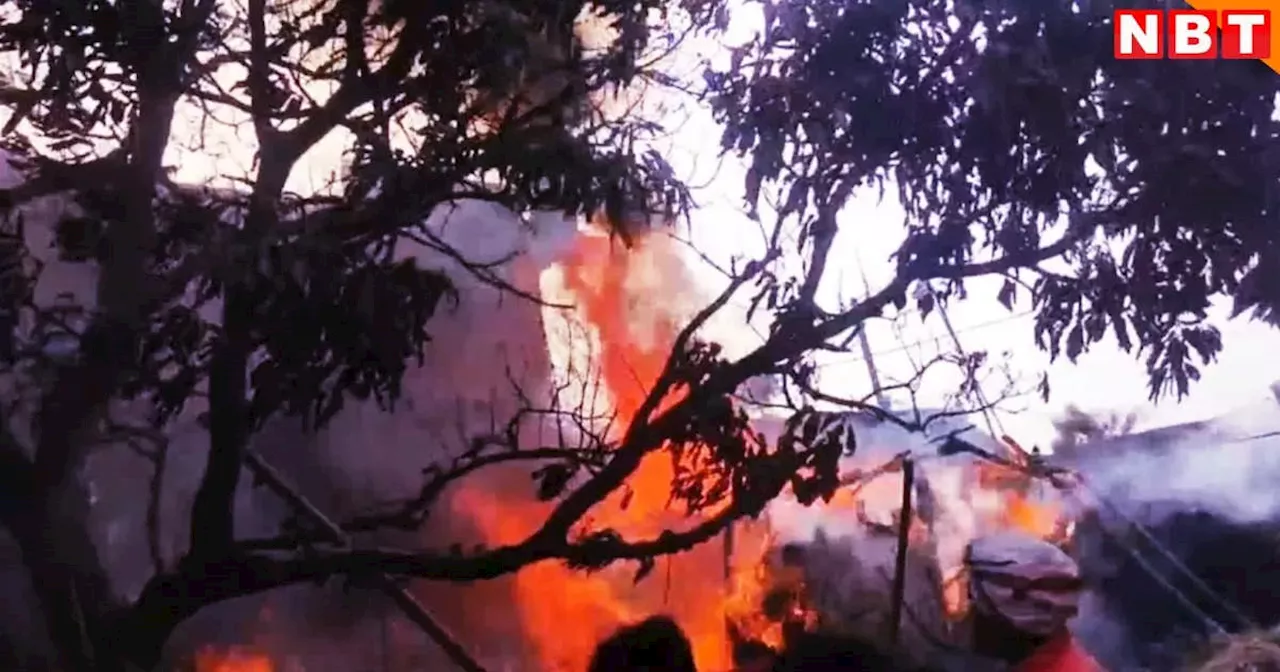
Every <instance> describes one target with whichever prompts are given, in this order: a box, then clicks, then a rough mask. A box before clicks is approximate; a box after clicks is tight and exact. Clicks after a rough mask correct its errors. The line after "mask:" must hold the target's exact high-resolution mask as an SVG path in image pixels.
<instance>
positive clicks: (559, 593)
mask: <svg viewBox="0 0 1280 672" xmlns="http://www.w3.org/2000/svg"><path fill="white" fill-rule="evenodd" d="M557 270H558V272H559V273H561V274H562V283H563V286H562V290H563V291H564V293H566V294H568V297H558V298H557V299H556V300H557V302H564V300H565V299H566V298H567V299H568V301H569V302H572V303H573V304H574V305H575V306H576V317H577V318H579V319H580V320H581V321H582V322H583V323H585V324H586V325H587V326H588V327H589V329H590V330H591V331H592V332H594V338H593V339H592V340H593V345H592V353H591V359H592V365H593V366H594V367H596V369H597V371H598V373H599V377H600V379H601V382H602V385H603V388H604V390H603V391H604V392H605V393H606V396H607V397H608V402H609V404H610V408H611V410H612V411H613V413H614V414H615V416H616V420H615V421H614V423H613V424H612V431H613V432H614V433H615V436H614V438H617V433H618V432H621V431H624V430H625V428H626V427H627V425H628V424H629V421H630V420H631V419H632V417H634V415H635V414H636V413H637V412H638V410H639V408H640V406H641V404H642V403H643V401H644V399H645V396H646V394H647V393H648V391H649V389H650V387H651V385H652V384H653V383H654V381H655V380H656V379H657V377H658V375H659V374H660V372H661V370H662V368H663V366H664V365H665V361H666V358H667V356H668V355H669V352H670V347H671V345H672V343H673V341H674V338H675V335H676V333H677V331H678V329H679V328H680V326H681V325H682V319H683V317H684V315H681V314H679V311H678V310H672V309H671V304H673V303H676V302H679V301H680V300H681V298H682V296H687V295H688V287H689V284H690V281H689V279H688V278H687V277H684V276H682V275H681V273H684V272H685V271H684V269H683V266H682V265H681V262H680V260H679V257H678V255H677V254H676V251H675V249H674V247H673V246H670V245H669V244H668V243H666V241H665V239H664V238H662V237H660V236H649V237H642V238H640V239H639V240H638V241H636V246H635V247H634V248H632V249H630V250H628V249H624V248H622V246H620V245H618V244H616V243H615V241H613V240H611V239H609V238H608V237H603V236H599V237H592V236H580V237H579V238H578V239H577V241H576V242H575V246H574V249H573V250H572V253H571V254H570V256H569V258H568V259H566V260H565V261H563V262H562V263H561V264H560V265H559V267H558V269H557ZM695 300H697V297H695ZM672 401H674V400H673V399H667V400H665V403H671V402H672ZM868 466H871V467H874V466H876V465H868ZM958 468H963V469H973V470H976V472H977V473H976V476H977V478H975V479H974V480H976V481H977V483H976V484H975V486H976V487H977V488H978V489H979V490H982V491H983V492H984V493H985V496H987V497H988V498H991V497H994V498H996V500H997V501H998V503H997V504H996V505H995V507H994V508H995V509H998V510H996V511H988V512H989V513H992V515H993V517H994V518H995V519H994V520H991V521H987V522H986V523H985V524H984V525H982V527H984V528H985V529H986V530H988V531H990V530H991V529H1000V528H1004V529H1008V528H1010V527H1013V528H1017V529H1022V530H1025V531H1028V532H1031V533H1033V534H1036V535H1038V536H1042V537H1045V538H1052V537H1054V535H1057V534H1060V533H1061V526H1060V524H1059V521H1060V520H1061V519H1062V515H1061V513H1062V512H1061V511H1059V510H1058V508H1057V507H1056V506H1053V505H1051V504H1048V503H1044V502H1040V501H1037V500H1036V499H1034V498H1032V497H1031V496H1030V495H1029V494H1028V493H1029V488H1028V487H1026V484H1025V483H1023V482H1022V480H1020V479H1023V480H1025V479H1026V476H1025V474H1024V473H1022V471H1021V470H1018V469H1009V468H1007V467H996V466H991V465H985V464H984V465H977V466H971V465H970V466H964V467H958ZM674 470H675V466H674V465H673V464H672V461H671V457H670V456H669V455H667V454H662V453H659V454H655V455H651V456H650V457H649V458H647V459H646V460H645V461H644V462H643V463H642V464H641V466H640V468H639V469H638V470H637V472H636V473H635V474H634V475H633V476H632V478H631V479H630V481H629V482H628V483H627V487H626V488H625V489H624V491H623V492H619V493H616V496H615V497H613V498H612V499H610V500H606V501H605V502H603V503H602V504H601V505H600V506H597V507H596V508H595V509H594V510H592V511H591V512H590V514H589V520H586V521H584V522H583V524H582V525H583V527H584V528H588V529H590V528H594V529H601V528H605V527H608V528H612V529H614V530H616V531H617V532H619V533H621V534H622V535H624V536H625V537H628V538H649V537H652V536H654V535H656V534H659V533H660V532H661V531H662V530H665V529H670V528H672V527H683V526H686V525H688V524H689V521H688V520H686V519H685V518H684V516H683V514H682V513H681V512H674V511H671V510H670V506H669V505H670V495H671V482H672V477H673V475H674V473H675V471H674ZM888 471H889V472H893V473H885V474H879V477H877V478H872V479H869V480H865V482H864V483H862V484H860V485H859V486H858V487H857V489H856V490H854V489H853V488H844V489H842V490H841V491H839V492H838V493H837V496H836V497H835V498H834V499H833V501H832V502H830V503H829V504H828V505H827V506H828V508H831V509H837V510H841V511H847V512H848V514H849V515H850V516H851V518H852V519H853V520H860V521H862V524H864V525H866V526H868V527H876V528H878V529H881V530H882V531H883V530H884V529H889V530H895V529H896V528H897V525H896V523H895V521H894V520H893V517H892V516H891V515H890V516H886V515H885V511H896V509H897V505H898V502H899V500H900V497H901V485H900V483H901V476H900V475H898V473H900V472H899V471H897V470H892V469H890V470H888ZM521 478H522V479H524V480H523V482H522V483H523V487H524V488H525V492H527V483H528V480H527V479H528V476H527V475H522V476H521ZM516 491H517V490H516V488H505V487H504V488H486V487H472V488H466V489H464V491H462V492H460V493H459V494H458V496H457V498H456V499H455V501H454V505H455V507H456V509H457V510H459V511H465V512H466V514H467V515H468V516H470V517H471V519H472V520H473V521H475V523H476V524H477V525H478V526H479V527H480V530H481V535H482V536H483V537H484V541H485V543H486V544H489V545H498V544H507V543H514V542H517V541H519V540H521V539H523V538H524V537H525V536H526V535H528V534H529V533H530V532H531V531H533V530H534V529H535V527H536V526H537V525H538V524H540V523H541V521H542V520H543V517H544V516H545V514H546V512H547V510H548V506H547V505H542V504H538V503H536V502H532V501H531V499H530V498H529V497H528V496H523V497H516V496H515V495H510V494H508V493H510V492H516ZM976 531H977V530H974V531H973V532H976ZM735 534H736V538H735V540H734V544H735V546H736V552H735V553H734V556H735V557H734V558H726V557H725V556H726V554H725V552H724V547H723V546H722V545H721V544H704V545H702V546H700V547H698V548H695V549H693V550H692V551H690V552H687V553H684V554H682V555H680V556H675V557H671V558H664V559H661V560H660V561H659V564H658V567H657V569H656V570H655V571H654V572H653V573H652V574H651V575H650V576H649V577H648V578H647V579H646V580H645V581H644V582H642V583H640V584H638V585H636V584H635V582H634V580H633V575H632V574H631V573H630V570H629V569H623V570H612V569H610V570H605V571H601V572H596V573H584V572H580V571H574V570H570V569H568V568H566V567H563V566H561V565H559V564H555V563H541V564H538V565H534V566H532V567H527V568H525V569H524V570H522V571H520V572H519V573H517V574H516V575H515V576H514V577H513V578H512V584H511V585H512V587H511V591H512V595H511V598H512V603H513V605H514V612H515V617H516V619H517V620H518V621H519V632H520V635H521V636H522V639H523V640H524V642H525V646H526V647H527V649H528V651H527V654H528V655H529V656H530V657H531V658H532V659H533V660H532V661H531V662H532V663H533V664H534V665H535V666H536V669H539V670H541V671H542V672H568V671H574V672H576V671H577V670H582V669H585V668H586V667H587V664H588V661H589V659H590V657H591V654H592V653H593V651H594V648H595V646H596V644H597V643H598V642H599V641H600V640H601V639H603V638H604V637H606V636H608V635H609V634H610V633H612V632H613V631H614V630H615V629H617V628H618V627H619V626H621V625H624V624H628V623H632V622H635V621H638V620H640V619H642V618H644V617H646V616H649V615H651V614H654V613H666V614H668V615H670V616H672V617H673V618H674V619H675V620H676V621H677V622H679V624H680V625H681V627H682V628H683V629H684V630H685V632H686V633H687V634H688V635H689V637H690V639H691V640H692V642H693V646H694V654H695V658H696V660H697V664H698V667H699V668H700V669H704V670H711V671H715V670H727V669H731V668H732V666H733V664H732V660H731V655H730V642H729V633H728V628H727V627H726V622H727V621H732V622H733V625H734V627H735V628H736V629H737V631H738V633H739V634H741V635H745V636H748V637H751V638H754V639H756V640H758V641H761V642H763V643H765V644H769V645H772V646H777V645H779V644H781V636H782V633H781V621H791V622H798V623H802V624H804V625H806V626H809V627H812V626H813V625H814V624H815V623H816V618H817V616H818V614H817V613H816V612H815V611H814V610H812V609H811V608H810V607H809V606H808V605H807V604H806V603H805V600H804V592H805V591H804V583H803V577H800V576H798V575H797V574H796V573H795V572H794V571H789V570H791V569H794V568H787V567H779V566H776V564H775V563H772V562H770V561H769V560H768V552H769V550H770V549H772V548H773V547H774V544H773V540H772V537H771V536H770V535H769V533H768V530H767V528H766V527H765V526H763V525H743V526H741V527H738V528H736V529H735ZM929 534H930V533H929V529H928V526H927V525H926V524H925V523H924V522H923V521H921V520H919V518H918V517H915V518H913V520H912V524H911V527H910V542H911V543H912V545H913V546H914V545H916V544H917V543H921V542H925V541H927V540H928V537H929ZM730 564H732V566H731V567H727V566H726V565H730ZM941 569H942V570H943V585H942V586H939V588H940V590H939V591H938V592H939V593H940V594H942V595H943V596H944V597H943V599H942V600H941V601H942V602H944V603H945V604H940V605H939V607H938V608H939V609H940V610H941V611H944V612H948V613H950V614H951V615H954V616H958V615H961V614H963V613H964V611H965V609H966V605H965V604H964V602H965V600H964V594H965V589H964V584H963V577H962V576H960V575H959V572H958V570H959V568H958V567H950V566H946V567H942V568H941ZM726 573H728V575H727V576H726ZM780 588H782V589H783V590H782V591H781V593H785V594H786V595H790V596H791V597H790V598H788V599H787V600H786V604H785V605H783V607H781V609H782V611H784V612H786V613H773V612H775V611H777V609H773V608H771V607H770V606H768V605H769V604H770V601H771V600H773V601H774V605H773V606H777V603H776V599H775V598H776V597H777V594H778V592H779V589H780ZM213 669H214V668H210V670H211V671H212V670H213ZM217 669H222V668H217ZM230 669H239V668H230ZM246 669H247V670H252V672H257V668H246ZM264 669H269V668H264Z"/></svg>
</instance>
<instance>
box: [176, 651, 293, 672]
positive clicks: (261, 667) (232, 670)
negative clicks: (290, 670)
mask: <svg viewBox="0 0 1280 672" xmlns="http://www.w3.org/2000/svg"><path fill="white" fill-rule="evenodd" d="M195 672H277V670H276V667H275V665H274V664H272V662H271V657H270V656H267V655H266V654H263V653H259V652H257V651H254V650H251V649H250V648H249V647H231V648H229V649H217V648H214V647H211V646H206V647H204V648H202V649H200V651H198V652H196V660H195Z"/></svg>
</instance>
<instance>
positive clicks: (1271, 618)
mask: <svg viewBox="0 0 1280 672" xmlns="http://www.w3.org/2000/svg"><path fill="white" fill-rule="evenodd" d="M1275 417H1276V411H1275V408H1274V407H1269V408H1267V409H1261V412H1259V410H1258V409H1248V414H1247V419H1249V420H1250V422H1249V423H1248V425H1247V426H1246V425H1245V424H1244V423H1239V422H1236V421H1235V418H1224V419H1219V420H1211V421H1205V422H1196V423H1188V424H1186V425H1180V426H1176V427H1166V428H1161V429H1157V430H1153V431H1150V432H1143V433H1140V434H1133V435H1128V436H1122V437H1117V438H1112V439H1107V440H1104V441H1098V442H1094V443H1093V444H1086V445H1083V446H1080V447H1079V449H1078V450H1074V451H1071V453H1070V454H1066V455H1056V456H1055V463H1056V465H1058V466H1064V467H1068V468H1071V469H1075V470H1077V471H1079V472H1080V473H1081V474H1082V475H1083V476H1084V477H1085V479H1086V483H1089V484H1091V488H1092V490H1091V493H1090V494H1093V495H1096V496H1098V497H1099V498H1100V500H1101V503H1100V505H1099V506H1097V507H1096V509H1094V510H1092V511H1090V512H1089V513H1088V514H1087V515H1085V516H1084V517H1083V518H1082V519H1081V520H1080V521H1079V523H1078V525H1077V527H1076V531H1075V539H1074V542H1075V546H1076V548H1075V551H1076V556H1077V557H1078V559H1079V562H1080V566H1081V572H1082V575H1083V578H1084V579H1085V582H1086V584H1087V585H1088V587H1089V589H1090V590H1091V591H1092V596H1091V597H1092V602H1091V603H1090V604H1088V605H1087V606H1086V607H1084V608H1082V613H1081V617H1080V619H1079V621H1078V624H1077V634H1078V636H1079V637H1080V638H1081V640H1082V641H1083V642H1084V643H1085V645H1086V646H1087V647H1088V648H1089V649H1090V650H1091V652H1092V653H1093V654H1094V655H1095V656H1096V657H1098V658H1099V659H1100V661H1101V662H1102V663H1103V664H1104V665H1105V666H1107V667H1108V668H1109V669H1116V670H1172V669H1181V668H1182V667H1183V666H1184V665H1185V661H1186V660H1187V659H1188V656H1190V655H1192V654H1194V653H1195V652H1197V651H1199V650H1202V649H1204V647H1205V646H1206V645H1207V643H1208V642H1207V640H1209V639H1210V638H1211V637H1213V636H1215V635H1220V634H1223V633H1224V632H1227V633H1236V632H1244V631H1249V630H1253V629H1257V628H1272V627H1275V626H1276V625H1277V624H1280V602H1277V601H1276V599H1275V598H1274V597H1273V596H1274V595H1276V594H1280V592H1278V591H1280V515H1277V512H1280V505H1278V504H1280V496H1276V495H1272V496H1268V495H1267V492H1272V491H1274V488H1273V487H1270V488H1268V487H1262V486H1260V481H1269V480H1271V479H1272V478H1273V476H1274V474H1272V473H1271V472H1272V471H1273V470H1274V469H1273V467H1274V464H1273V461H1274V460H1273V458H1270V457H1268V455H1269V454H1271V453H1274V452H1275V451H1274V450H1273V449H1274V448H1276V447H1278V446H1276V445H1273V444H1275V442H1276V439H1275V438H1274V437H1275V436H1276V433H1275V432H1274V431H1271V429H1272V428H1270V427H1269V425H1277V424H1280V423H1276V422H1273V421H1272V419H1273V418H1275ZM1215 467H1216V468H1215ZM1213 473H1219V474H1220V477H1219V478H1217V479H1216V481H1210V480H1209V479H1210V478H1211V477H1212V475H1213ZM1245 500H1248V501H1247V502H1246V501H1245Z"/></svg>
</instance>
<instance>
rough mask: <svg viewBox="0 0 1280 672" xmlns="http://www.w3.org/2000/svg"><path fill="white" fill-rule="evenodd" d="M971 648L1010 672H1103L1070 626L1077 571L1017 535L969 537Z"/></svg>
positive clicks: (1050, 549)
mask: <svg viewBox="0 0 1280 672" xmlns="http://www.w3.org/2000/svg"><path fill="white" fill-rule="evenodd" d="M965 564H966V566H967V568H968V570H969V598H970V604H971V605H972V609H973V612H972V615H973V648H974V651H975V652H976V653H978V654H980V655H983V656H989V657H992V658H997V659H1000V660H1002V661H1004V662H1006V663H1008V664H1009V665H1010V670H1011V672H1103V669H1102V667H1101V666H1100V665H1099V664H1098V663H1097V661H1095V660H1094V659H1093V658H1092V657H1091V656H1090V655H1089V654H1088V653H1086V652H1085V651H1084V649H1082V648H1081V647H1080V646H1079V645H1078V644H1077V643H1076V641H1075V639H1074V638H1073V637H1072V635H1071V631H1070V630H1068V629H1067V623H1068V621H1070V620H1071V618H1072V617H1074V616H1075V615H1076V611H1077V609H1078V606H1079V600H1080V591H1081V588H1082V585H1081V581H1080V569H1079V567H1078V566H1077V565H1076V562H1075V561H1074V560H1072V559H1071V556H1069V555H1067V554H1066V552H1064V551H1063V550H1062V549H1060V548H1058V547H1057V546H1054V545H1053V544H1051V543H1049V542H1047V541H1043V540H1041V539H1037V538H1035V537H1031V536H1028V535H1025V534H1021V533H1017V532H1002V533H999V534H994V535H991V536H987V537H982V538H979V539H976V540H974V541H973V542H971V543H970V544H969V547H968V549H967V551H966V554H965Z"/></svg>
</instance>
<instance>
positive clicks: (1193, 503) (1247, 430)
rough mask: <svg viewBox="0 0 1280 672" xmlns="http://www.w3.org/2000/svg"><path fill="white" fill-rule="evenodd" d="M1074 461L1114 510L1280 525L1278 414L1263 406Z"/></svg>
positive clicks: (1279, 409)
mask: <svg viewBox="0 0 1280 672" xmlns="http://www.w3.org/2000/svg"><path fill="white" fill-rule="evenodd" d="M1079 459H1080V469H1081V471H1082V472H1084V474H1085V476H1086V478H1087V483H1088V485H1089V487H1090V488H1091V490H1092V491H1093V492H1094V493H1096V494H1097V495H1099V496H1102V497H1104V498H1108V499H1115V500H1117V502H1128V503H1138V504H1141V503H1158V502H1181V503H1183V504H1185V505H1186V507H1187V508H1200V509H1203V510H1206V511H1211V512H1213V513H1217V514H1219V515H1222V516H1225V517H1227V518H1230V519H1233V520H1237V521H1240V522H1259V521H1269V520H1275V519H1277V517H1280V492H1277V491H1276V489H1275V487H1274V484H1275V483H1276V480H1277V479H1280V406H1277V404H1276V403H1275V402H1274V401H1271V400H1269V399H1268V400H1267V401H1264V402H1261V403H1259V404H1255V405H1251V406H1248V407H1245V408H1242V409H1240V410H1239V411H1237V412H1234V413H1231V414H1229V415H1227V416H1224V417H1220V418H1216V419H1214V420H1211V421H1208V422H1204V423H1194V424H1191V425H1189V426H1187V427H1185V428H1178V427H1174V428H1167V429H1161V430H1154V431H1152V432H1148V433H1141V434H1135V435H1131V436H1128V437H1124V438H1120V439H1116V440H1113V441H1111V442H1106V443H1102V444H1099V445H1098V446H1096V447H1094V448H1092V449H1089V454H1088V455H1081V456H1080V458H1079Z"/></svg>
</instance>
